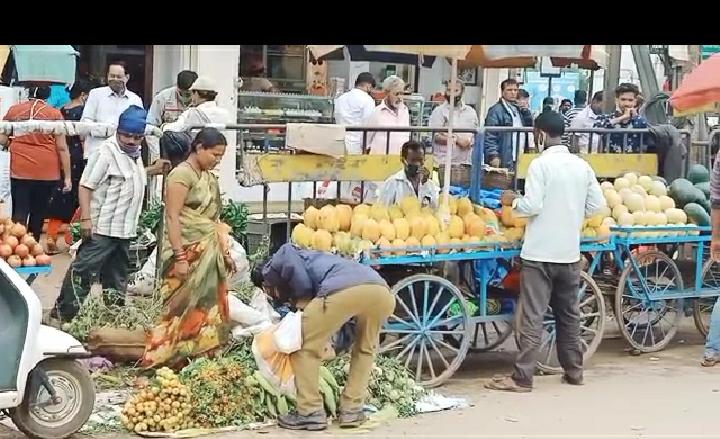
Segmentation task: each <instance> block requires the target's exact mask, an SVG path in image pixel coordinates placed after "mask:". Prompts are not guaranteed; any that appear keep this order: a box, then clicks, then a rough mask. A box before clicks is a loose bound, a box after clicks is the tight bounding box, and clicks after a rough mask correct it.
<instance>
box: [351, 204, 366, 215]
mask: <svg viewBox="0 0 720 439" xmlns="http://www.w3.org/2000/svg"><path fill="white" fill-rule="evenodd" d="M358 214H360V215H365V216H367V217H368V218H369V217H370V205H368V204H358V205H357V206H355V207H354V208H353V215H358Z"/></svg>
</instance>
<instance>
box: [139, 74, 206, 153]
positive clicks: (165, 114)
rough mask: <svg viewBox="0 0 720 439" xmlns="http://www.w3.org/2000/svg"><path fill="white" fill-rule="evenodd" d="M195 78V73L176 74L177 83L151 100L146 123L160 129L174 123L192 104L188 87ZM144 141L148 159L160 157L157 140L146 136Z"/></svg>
mask: <svg viewBox="0 0 720 439" xmlns="http://www.w3.org/2000/svg"><path fill="white" fill-rule="evenodd" d="M197 77H198V75H197V73H195V72H193V71H190V70H183V71H182V72H180V73H178V75H177V83H176V84H175V85H174V86H172V87H168V88H166V89H165V90H162V91H161V92H160V93H158V94H157V95H156V96H155V99H153V103H152V105H150V110H149V111H148V120H147V123H149V124H150V125H154V126H156V127H160V126H161V125H162V124H164V123H170V122H175V121H176V120H177V118H178V117H179V116H180V114H182V113H183V112H184V111H185V110H187V109H188V108H189V107H190V104H191V103H192V92H191V91H190V86H192V85H193V82H195V80H196V79H197ZM145 141H146V142H147V144H148V148H149V153H150V159H151V160H152V159H154V158H157V157H158V156H159V155H160V145H159V139H158V138H157V137H155V136H148V137H147V138H146V139H145Z"/></svg>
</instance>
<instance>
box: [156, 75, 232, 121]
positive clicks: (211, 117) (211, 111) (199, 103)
mask: <svg viewBox="0 0 720 439" xmlns="http://www.w3.org/2000/svg"><path fill="white" fill-rule="evenodd" d="M217 88H218V87H217V85H215V81H213V80H212V79H211V78H209V77H207V76H200V77H198V78H197V79H196V80H195V81H194V82H193V84H192V85H191V86H190V93H191V98H192V99H191V106H190V108H188V109H186V110H185V111H184V112H183V113H182V114H181V115H180V116H179V117H178V118H177V120H176V121H174V122H171V123H167V124H164V125H163V126H162V130H163V131H189V130H190V128H191V127H193V126H200V125H205V124H209V123H215V124H222V125H225V124H227V123H229V121H230V115H229V114H228V111H227V110H226V109H225V108H223V107H221V106H219V105H218V104H217V101H216V99H217V95H218V92H217Z"/></svg>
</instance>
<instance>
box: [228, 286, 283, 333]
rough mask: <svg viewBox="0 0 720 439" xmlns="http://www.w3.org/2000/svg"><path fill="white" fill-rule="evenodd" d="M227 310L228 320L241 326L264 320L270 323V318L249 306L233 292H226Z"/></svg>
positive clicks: (255, 323)
mask: <svg viewBox="0 0 720 439" xmlns="http://www.w3.org/2000/svg"><path fill="white" fill-rule="evenodd" d="M228 311H229V313H230V321H232V322H234V323H239V324H241V325H243V326H254V325H257V324H259V323H262V322H264V321H265V322H268V323H272V322H271V321H270V318H268V317H267V316H266V315H264V314H263V313H262V312H260V311H258V310H256V309H254V308H252V307H251V306H248V305H246V304H245V303H243V301H242V300H240V299H238V298H237V297H236V296H235V295H234V294H228Z"/></svg>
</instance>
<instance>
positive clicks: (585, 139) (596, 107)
mask: <svg viewBox="0 0 720 439" xmlns="http://www.w3.org/2000/svg"><path fill="white" fill-rule="evenodd" d="M602 105H603V92H602V91H599V92H597V93H595V94H594V95H593V98H592V101H590V105H588V106H587V107H585V108H583V109H582V110H581V111H580V112H579V113H577V115H575V117H574V118H573V119H572V120H571V122H570V128H571V129H588V128H592V127H594V126H595V122H597V118H598V116H599V115H601V114H602ZM573 135H574V136H575V137H577V146H578V149H579V151H580V152H583V153H587V152H588V145H589V144H590V134H589V133H577V134H573ZM601 137H602V136H600V135H598V134H595V135H593V136H592V152H597V151H598V145H599V144H600V138H601Z"/></svg>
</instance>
